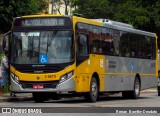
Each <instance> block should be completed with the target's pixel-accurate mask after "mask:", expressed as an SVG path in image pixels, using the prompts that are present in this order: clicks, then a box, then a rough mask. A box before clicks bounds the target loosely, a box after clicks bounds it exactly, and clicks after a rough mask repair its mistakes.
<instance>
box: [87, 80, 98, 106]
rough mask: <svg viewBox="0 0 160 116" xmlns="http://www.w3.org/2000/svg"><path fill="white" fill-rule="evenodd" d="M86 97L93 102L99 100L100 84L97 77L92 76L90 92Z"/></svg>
mask: <svg viewBox="0 0 160 116" xmlns="http://www.w3.org/2000/svg"><path fill="white" fill-rule="evenodd" d="M84 97H85V99H86V100H87V101H88V102H91V103H94V102H96V101H97V98H98V84H97V80H96V78H95V77H92V79H91V83H90V91H89V92H88V93H85V95H84Z"/></svg>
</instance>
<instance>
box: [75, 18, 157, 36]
mask: <svg viewBox="0 0 160 116" xmlns="http://www.w3.org/2000/svg"><path fill="white" fill-rule="evenodd" d="M74 18H76V20H77V22H84V23H88V24H93V25H97V26H103V27H108V28H112V29H117V30H121V31H126V32H131V33H136V34H140V35H146V36H151V37H155V36H156V33H152V32H147V31H142V30H138V29H134V28H133V26H132V25H129V24H125V23H121V22H116V21H109V20H108V19H107V22H105V21H104V20H102V19H85V18H81V17H77V16H74Z"/></svg>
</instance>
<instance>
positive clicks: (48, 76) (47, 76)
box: [45, 75, 56, 78]
mask: <svg viewBox="0 0 160 116" xmlns="http://www.w3.org/2000/svg"><path fill="white" fill-rule="evenodd" d="M45 78H56V76H55V75H45Z"/></svg>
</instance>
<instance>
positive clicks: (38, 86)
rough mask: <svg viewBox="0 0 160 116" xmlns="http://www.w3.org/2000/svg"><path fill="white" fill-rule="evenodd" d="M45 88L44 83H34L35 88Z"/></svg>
mask: <svg viewBox="0 0 160 116" xmlns="http://www.w3.org/2000/svg"><path fill="white" fill-rule="evenodd" d="M43 88H44V86H43V84H37V85H33V89H43Z"/></svg>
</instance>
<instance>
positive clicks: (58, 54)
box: [11, 30, 74, 64]
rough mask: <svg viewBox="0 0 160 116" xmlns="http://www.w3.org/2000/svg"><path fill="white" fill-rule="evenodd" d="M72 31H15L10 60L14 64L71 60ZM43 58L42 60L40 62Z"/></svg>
mask: <svg viewBox="0 0 160 116" xmlns="http://www.w3.org/2000/svg"><path fill="white" fill-rule="evenodd" d="M73 53H74V51H73V38H72V31H58V30H55V31H42V32H15V33H13V42H12V57H11V59H12V62H13V63H16V64H39V63H50V64H52V63H53V64H59V63H68V62H71V61H73V56H74V55H73ZM41 58H43V61H45V62H41V61H42V59H41Z"/></svg>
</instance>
